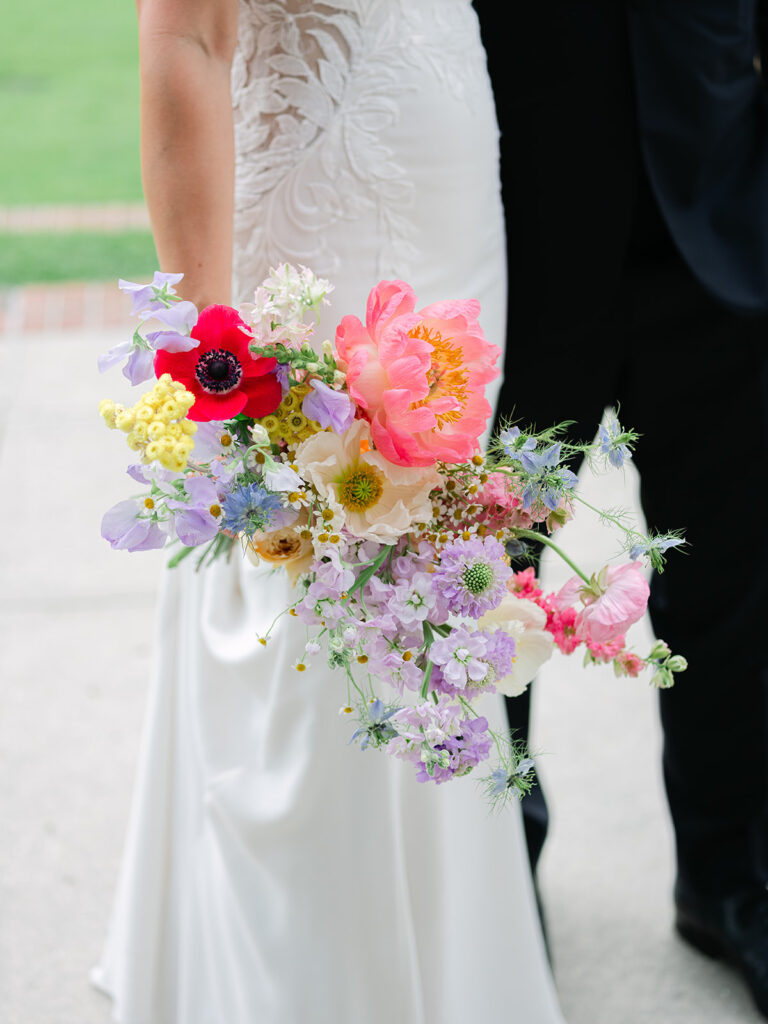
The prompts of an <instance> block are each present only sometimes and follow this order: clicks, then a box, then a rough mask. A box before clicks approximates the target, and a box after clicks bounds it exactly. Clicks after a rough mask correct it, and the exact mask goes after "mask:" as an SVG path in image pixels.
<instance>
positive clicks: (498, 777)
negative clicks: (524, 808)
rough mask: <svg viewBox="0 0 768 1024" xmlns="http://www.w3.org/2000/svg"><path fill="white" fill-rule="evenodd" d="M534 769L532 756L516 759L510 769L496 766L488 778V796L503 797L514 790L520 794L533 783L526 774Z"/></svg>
mask: <svg viewBox="0 0 768 1024" xmlns="http://www.w3.org/2000/svg"><path fill="white" fill-rule="evenodd" d="M533 769H534V762H533V758H532V757H523V758H521V759H520V760H519V761H517V762H516V763H515V764H514V766H513V767H512V769H511V770H510V769H509V768H507V767H502V768H497V769H496V770H495V771H493V772H491V777H490V779H489V783H490V785H489V787H488V794H489V796H490V797H492V798H494V797H504V796H507V795H508V794H509V793H510V792H511V791H513V790H515V791H517V792H518V793H519V795H520V796H523V795H524V794H525V793H527V792H528V791H529V790H530V789H531V786H532V785H533V783H532V780H530V779H527V778H526V776H527V775H528V774H529V773H530V772H532V771H533Z"/></svg>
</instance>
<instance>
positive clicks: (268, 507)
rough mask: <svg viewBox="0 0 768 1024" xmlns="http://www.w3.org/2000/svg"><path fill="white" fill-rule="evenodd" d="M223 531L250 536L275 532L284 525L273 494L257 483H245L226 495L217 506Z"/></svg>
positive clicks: (282, 510) (282, 512)
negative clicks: (257, 532) (221, 516)
mask: <svg viewBox="0 0 768 1024" xmlns="http://www.w3.org/2000/svg"><path fill="white" fill-rule="evenodd" d="M221 511H222V515H223V518H222V522H221V525H222V526H223V527H224V529H226V530H229V531H230V532H232V533H238V534H239V533H244V534H245V535H246V536H247V537H252V536H253V534H254V533H256V531H257V530H264V531H268V530H276V529H278V528H279V527H280V526H282V525H284V522H283V520H284V519H285V516H284V512H285V509H283V506H282V505H281V503H280V499H279V497H278V496H277V495H276V494H270V492H269V491H266V490H265V489H264V488H263V487H262V486H261V485H260V484H245V485H244V486H242V487H238V488H236V489H235V490H234V491H232V493H231V494H228V495H227V496H226V498H225V499H224V500H223V502H222V504H221Z"/></svg>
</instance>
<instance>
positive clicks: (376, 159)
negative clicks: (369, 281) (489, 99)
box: [232, 0, 486, 299]
mask: <svg viewBox="0 0 768 1024" xmlns="http://www.w3.org/2000/svg"><path fill="white" fill-rule="evenodd" d="M485 87H486V84H485V63H484V55H483V53H482V49H481V47H480V44H479V36H478V29H477V22H476V18H475V15H474V11H473V10H472V7H471V4H470V0H327V2H317V0H267V2H264V0H241V3H240V26H239V45H238V50H237V54H236V58H235V62H234V67H233V72H232V91H233V98H234V109H235V134H236V153H237V171H236V214H235V286H234V291H235V298H236V299H243V298H246V297H247V295H248V293H249V291H250V290H251V289H252V288H253V286H254V283H255V282H257V281H259V280H260V279H261V278H262V277H263V276H264V275H265V273H266V272H267V270H268V268H269V266H270V265H274V264H276V263H278V262H280V261H281V260H290V261H293V262H297V263H304V264H308V265H311V266H312V268H313V269H314V270H315V271H317V272H318V273H321V274H324V275H327V276H335V275H336V274H337V273H338V271H339V266H338V262H339V260H338V256H337V251H336V250H337V248H338V246H336V245H335V241H334V230H335V228H337V227H338V225H340V224H344V225H346V230H347V231H348V232H355V231H361V232H362V231H368V232H375V233H376V235H377V238H378V244H377V254H376V263H377V265H376V266H375V267H371V268H370V273H371V274H372V275H374V274H375V275H378V276H380V277H384V276H393V275H398V276H403V275H404V274H405V273H406V272H407V269H408V268H409V267H411V266H413V265H415V264H416V263H417V261H418V259H419V252H420V246H419V238H418V229H417V227H416V226H415V225H414V220H413V213H414V204H415V202H416V194H415V183H414V180H413V174H412V173H411V170H410V162H411V161H410V160H409V158H408V154H409V152H411V153H412V154H413V155H414V156H417V155H418V148H419V147H420V146H424V147H426V148H427V149H428V148H429V147H431V145H432V143H431V142H430V140H429V138H428V137H425V131H424V127H425V124H426V122H427V115H429V117H430V118H431V119H432V120H434V119H435V118H438V119H439V118H440V117H441V116H446V117H447V116H449V108H450V106H451V105H452V104H456V103H460V104H463V105H465V106H466V104H468V103H470V104H471V103H472V98H473V96H475V95H476V92H477V89H478V88H485ZM483 98H484V96H483ZM464 114H466V111H464ZM429 156H430V158H431V159H434V154H432V153H430V154H429ZM446 156H447V157H448V156H449V155H448V154H447V155H446ZM346 248H349V246H348V244H347V245H346Z"/></svg>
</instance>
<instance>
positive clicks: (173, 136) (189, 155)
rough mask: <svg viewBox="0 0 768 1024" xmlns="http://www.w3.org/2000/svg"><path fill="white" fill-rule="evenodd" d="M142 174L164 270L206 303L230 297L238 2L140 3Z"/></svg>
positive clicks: (189, 296) (179, 0) (147, 0)
mask: <svg viewBox="0 0 768 1024" xmlns="http://www.w3.org/2000/svg"><path fill="white" fill-rule="evenodd" d="M136 6H137V11H138V17H139V56H140V62H139V63H140V78H141V168H142V178H143V181H144V194H145V196H146V200H147V206H148V208H149V214H150V219H151V221H152V231H153V234H154V237H155V245H156V247H157V254H158V258H159V261H160V266H161V268H162V269H163V270H165V271H168V272H182V273H183V274H184V280H183V281H182V282H181V285H180V286H179V291H180V293H181V294H182V295H183V296H184V297H185V298H187V299H191V300H192V301H193V302H195V303H197V305H198V307H200V308H202V307H203V306H206V305H210V304H211V303H214V302H223V303H228V302H229V301H230V288H231V280H230V279H231V273H232V216H233V205H234V203H233V182H234V140H233V127H232V103H231V96H230V85H229V76H230V68H231V63H232V55H233V52H234V49H235V42H236V38H237V0H136Z"/></svg>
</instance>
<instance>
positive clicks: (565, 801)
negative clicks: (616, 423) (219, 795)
mask: <svg viewBox="0 0 768 1024" xmlns="http://www.w3.org/2000/svg"><path fill="white" fill-rule="evenodd" d="M124 336H125V335H123V334H120V335H115V334H114V333H109V332H102V333H99V332H95V331H93V332H87V331H86V332H84V331H82V330H81V331H76V332H70V333H66V334H65V333H61V332H55V333H51V332H40V333H26V334H24V335H22V334H20V333H19V334H15V333H7V334H6V335H5V336H4V337H2V338H0V403H1V404H0V460H1V472H2V481H3V484H2V494H3V500H2V502H0V565H1V566H2V579H3V582H4V586H3V588H2V591H1V592H0V617H1V618H2V625H1V626H0V628H1V629H2V638H3V640H2V644H0V659H2V661H1V663H0V679H2V683H1V684H0V777H1V778H2V779H3V784H2V785H1V786H0V820H2V822H3V842H2V843H0V906H1V907H2V908H3V909H2V913H1V914H0V1021H2V1022H3V1024H106V1022H107V1021H108V1020H109V1007H108V1004H107V1003H106V1001H105V1000H104V999H103V998H102V997H101V996H99V995H97V994H96V993H95V992H93V991H92V990H91V989H90V988H89V987H88V983H87V976H88V970H89V967H90V966H91V964H92V963H93V962H94V961H95V959H96V957H97V955H98V951H99V948H100V944H101V941H102V938H103V935H104V930H105V928H106V923H107V918H108V914H109V906H110V901H111V897H112V890H113V887H114V884H115V877H116V872H117V866H118V862H119V856H120V848H121V843H122V838H123V833H124V828H125V822H126V818H127V813H128V803H129V796H130V789H131V783H132V775H133V767H134V760H135V755H136V750H137V743H138V735H139V728H140V723H141V719H142V713H143V701H144V696H145V681H146V678H147V669H148V663H149V658H150V640H151V636H152V622H153V604H154V597H155V586H156V581H157V577H158V574H159V570H160V558H161V556H160V555H159V554H158V553H156V552H152V553H146V554H137V555H130V556H129V555H126V554H124V553H117V552H112V551H111V550H110V549H109V548H108V546H107V545H106V544H105V542H104V541H102V540H101V538H100V536H99V522H100V518H101V515H102V513H103V511H104V510H105V509H106V508H107V507H108V506H109V505H111V504H113V503H114V502H115V501H118V500H120V499H122V498H123V497H126V496H127V494H128V489H127V483H128V481H127V479H126V477H125V475H124V472H123V463H124V459H123V456H124V455H125V454H126V453H125V450H124V448H123V447H122V446H121V439H120V438H119V437H117V436H116V435H115V434H113V433H111V432H109V431H107V430H106V429H104V427H103V426H102V425H101V423H100V421H99V418H98V416H97V414H96V404H97V402H98V400H99V398H101V397H103V396H105V395H110V396H111V397H113V398H116V399H119V398H120V397H121V396H127V392H128V390H129V389H128V388H127V387H123V386H122V385H123V384H124V381H123V379H122V377H121V376H120V374H119V373H118V372H117V371H113V372H112V373H110V374H109V375H108V376H107V377H106V378H99V377H98V375H97V373H96V370H95V360H96V356H97V354H98V353H99V352H102V351H105V350H106V349H107V348H109V347H110V345H112V344H114V343H115V342H116V341H118V340H121V338H122V337H124ZM585 487H586V488H587V490H588V491H589V494H590V497H591V498H592V499H593V500H595V501H597V502H598V503H600V502H603V503H605V504H611V505H612V506H615V505H616V504H621V503H622V502H624V503H625V504H631V503H633V502H635V500H636V499H635V480H634V477H633V476H632V475H630V474H628V476H627V479H626V481H624V480H623V479H622V477H621V476H620V475H619V476H616V475H613V476H611V477H604V478H601V479H600V480H587V481H585ZM617 488H623V493H624V497H621V496H618V495H617V493H616V492H617ZM674 525H677V524H674ZM565 539H567V543H568V547H569V549H570V550H571V552H572V553H574V554H575V555H576V556H577V557H578V558H579V560H581V561H583V562H585V563H590V564H591V565H595V564H597V563H598V562H600V561H601V560H603V559H604V558H606V557H608V556H610V555H612V554H614V549H613V541H612V540H611V539H610V537H608V535H607V534H606V533H605V532H604V531H602V529H601V528H600V527H599V526H597V525H595V524H594V523H590V522H589V520H588V518H587V516H584V517H583V521H582V522H581V523H575V524H573V525H572V526H571V527H569V529H568V533H567V534H566V535H565ZM555 575H556V574H555V573H554V572H553V571H552V569H551V567H550V570H549V576H548V580H549V582H550V583H551V584H554V582H555ZM635 640H636V643H637V646H638V647H639V648H640V649H641V650H642V649H643V648H644V647H645V646H646V644H647V643H648V640H649V633H648V629H647V626H645V625H643V626H641V627H638V629H637V635H636V637H635ZM578 662H579V659H573V663H567V662H565V661H564V660H563V659H562V658H559V657H556V658H555V659H553V661H552V662H551V663H550V664H549V666H547V669H546V671H545V672H543V673H542V678H541V679H540V681H539V685H538V690H537V698H536V700H537V706H536V726H537V736H536V739H535V746H537V747H538V748H540V749H543V750H545V751H547V752H548V756H547V757H546V758H544V759H543V775H544V782H545V785H546V787H547V792H548V795H549V798H550V802H551V806H552V811H553V819H554V820H553V828H552V834H551V841H550V842H549V844H548V846H547V849H546V852H545V855H544V863H543V868H542V888H543V895H544V899H545V903H546V908H547V916H548V920H549V928H550V936H551V941H552V946H553V953H554V960H555V970H556V976H557V981H558V985H559V988H560V993H561V998H562V1004H563V1009H564V1012H565V1015H566V1018H567V1020H568V1022H569V1024H648V1022H653V1024H683V1022H685V1024H750V1022H752V1024H754V1022H758V1021H759V1020H760V1019H761V1018H760V1017H758V1015H757V1013H756V1011H754V1010H753V1008H752V1005H751V1002H750V1000H749V997H748V995H747V993H746V992H745V990H744V987H743V986H742V984H741V982H740V981H739V980H738V978H736V977H735V976H734V975H733V974H732V973H731V972H729V971H727V970H726V969H724V968H722V967H720V966H719V965H716V964H712V963H710V962H709V961H707V960H704V959H703V958H701V957H700V956H698V955H697V954H695V953H694V952H692V951H690V950H688V949H687V948H686V947H685V946H683V945H682V944H681V943H680V942H678V941H677V940H676V938H675V937H674V935H673V933H672V930H671V902H670V897H669V894H670V890H671V885H672V870H673V869H672V839H671V832H670V828H669V824H668V820H667V815H666V809H665V805H664V799H663V794H662V788H661V782H660V769H659V730H658V727H657V722H656V700H655V695H654V693H653V692H651V691H650V690H649V689H648V687H647V685H646V684H645V683H644V682H642V681H637V680H635V681H633V680H626V679H623V680H617V679H615V678H614V677H613V675H612V673H611V672H610V670H606V671H603V670H600V671H598V670H594V669H593V670H591V671H589V672H587V671H582V670H581V669H580V667H579V664H578ZM514 926H515V924H514V921H511V922H510V928H514ZM509 1005H510V1010H509V1016H508V1021H509V1022H511V1024H533V1022H530V1021H522V1020H520V1019H519V1018H518V1017H517V1016H516V1015H515V1009H514V1005H515V1004H514V992H510V1004H509ZM152 1024H164V1022H152ZM220 1024H227V1022H226V1021H222V1022H220ZM254 1024H258V1022H254ZM335 1024H352V1022H335ZM355 1024H358V1022H355ZM359 1024H365V1022H364V1021H361V1022H359ZM471 1024H474V1022H471ZM478 1024H485V1022H478ZM489 1024H490V1022H489ZM494 1024H495V1022H494Z"/></svg>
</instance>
